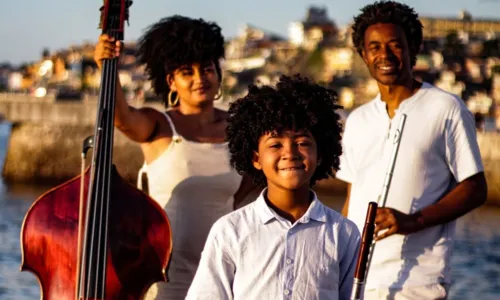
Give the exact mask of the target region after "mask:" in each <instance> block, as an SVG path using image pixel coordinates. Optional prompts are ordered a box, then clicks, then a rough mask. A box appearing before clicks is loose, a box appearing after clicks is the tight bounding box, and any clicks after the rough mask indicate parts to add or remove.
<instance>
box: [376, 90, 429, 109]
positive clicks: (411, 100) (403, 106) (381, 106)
mask: <svg viewBox="0 0 500 300" xmlns="http://www.w3.org/2000/svg"><path fill="white" fill-rule="evenodd" d="M428 88H429V84H428V83H427V82H425V81H424V82H422V86H421V87H420V89H419V90H418V91H417V92H416V93H415V94H414V95H412V96H411V97H409V98H408V99H406V100H404V101H403V102H401V104H400V105H399V107H398V109H396V112H397V111H401V112H404V111H405V110H408V109H409V107H411V106H412V104H413V103H414V102H415V101H416V99H418V98H420V96H421V95H423V94H424V93H425V92H426V91H427V89H428ZM373 100H374V101H373V103H374V104H375V109H376V110H377V113H379V114H383V115H384V116H387V106H386V103H385V102H384V101H382V98H381V96H380V93H378V94H377V96H376V97H375V99H373Z"/></svg>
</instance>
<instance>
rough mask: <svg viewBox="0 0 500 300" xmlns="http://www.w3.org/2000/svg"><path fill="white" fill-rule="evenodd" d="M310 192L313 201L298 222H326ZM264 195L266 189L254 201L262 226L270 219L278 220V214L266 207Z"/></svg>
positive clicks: (317, 201)
mask: <svg viewBox="0 0 500 300" xmlns="http://www.w3.org/2000/svg"><path fill="white" fill-rule="evenodd" d="M310 192H311V193H312V194H313V197H314V198H313V201H312V202H311V204H310V205H309V208H308V209H307V211H306V213H305V214H304V215H303V216H302V217H301V218H300V219H299V220H298V222H300V223H308V222H309V220H311V219H312V220H315V221H318V222H326V213H325V208H324V206H323V204H322V203H321V202H320V201H319V199H318V197H317V195H316V193H315V192H314V191H312V190H310ZM265 193H267V188H265V189H264V190H262V192H261V193H260V195H259V197H258V198H257V200H255V201H256V212H257V214H258V216H259V217H260V220H261V222H262V224H266V223H268V222H269V221H271V220H272V219H277V218H279V216H278V214H277V213H276V212H275V211H274V210H273V209H272V208H270V207H269V206H268V205H267V203H266V200H265V199H264V195H265Z"/></svg>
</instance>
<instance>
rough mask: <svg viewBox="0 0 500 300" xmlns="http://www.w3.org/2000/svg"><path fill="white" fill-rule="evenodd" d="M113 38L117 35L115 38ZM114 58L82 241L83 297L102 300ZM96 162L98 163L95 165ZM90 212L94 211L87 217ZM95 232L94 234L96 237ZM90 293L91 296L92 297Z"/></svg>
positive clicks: (106, 69) (108, 67)
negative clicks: (83, 266)
mask: <svg viewBox="0 0 500 300" xmlns="http://www.w3.org/2000/svg"><path fill="white" fill-rule="evenodd" d="M115 38H116V36H115ZM116 69H117V59H112V60H106V61H104V62H103V71H102V78H101V87H102V89H101V92H100V99H99V108H100V109H99V110H98V116H97V122H98V124H96V130H95V143H94V144H95V146H94V151H93V160H92V164H93V165H92V175H91V180H90V184H89V195H88V202H87V203H88V206H87V215H86V219H87V222H86V226H87V228H89V226H90V228H91V231H90V232H91V234H90V235H89V231H88V230H86V232H87V236H86V237H85V242H84V249H86V251H84V257H85V256H86V257H88V259H85V258H84V259H83V260H82V261H84V262H85V263H86V266H87V268H82V269H81V270H82V272H85V271H84V270H85V269H87V273H86V274H83V276H81V278H83V282H80V286H82V285H84V286H85V296H86V297H89V295H92V296H100V297H101V298H104V296H105V295H104V292H105V289H104V287H105V282H106V265H107V251H106V249H107V243H108V236H107V235H108V224H109V207H110V198H111V170H112V168H111V167H112V161H111V157H112V150H113V149H112V145H113V132H114V131H113V130H114V127H113V120H114V97H115V89H114V87H115V85H116ZM96 161H99V162H101V164H96ZM90 211H93V213H92V217H90V215H91V214H90ZM96 233H97V234H96ZM91 293H92V294H91ZM86 297H85V298H86Z"/></svg>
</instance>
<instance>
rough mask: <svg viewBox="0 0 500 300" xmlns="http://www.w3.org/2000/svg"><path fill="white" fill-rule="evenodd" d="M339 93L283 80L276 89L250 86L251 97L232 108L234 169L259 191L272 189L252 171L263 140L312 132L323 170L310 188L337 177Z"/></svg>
mask: <svg viewBox="0 0 500 300" xmlns="http://www.w3.org/2000/svg"><path fill="white" fill-rule="evenodd" d="M336 103H337V93H336V92H335V91H333V90H330V89H327V88H324V87H321V86H319V85H317V84H315V83H313V82H311V81H310V80H309V79H307V78H305V77H300V76H299V75H295V76H293V77H289V76H285V75H283V76H281V78H280V80H279V82H278V83H277V86H276V88H273V87H271V86H262V87H257V86H255V85H250V86H249V91H248V94H247V95H246V96H245V97H243V98H240V99H238V100H236V101H235V102H233V103H232V104H231V106H230V108H229V118H228V126H227V129H226V138H227V140H228V142H229V151H230V154H231V159H230V162H231V165H232V166H233V167H234V168H235V169H236V171H238V173H240V174H243V173H246V174H248V175H250V176H251V177H252V178H253V180H254V182H255V183H256V184H258V185H264V184H266V183H267V181H266V178H265V176H264V173H263V172H262V171H260V170H257V169H255V168H254V167H253V164H252V157H253V153H254V151H257V150H258V144H259V140H260V138H261V137H262V136H263V135H265V134H267V133H270V132H276V133H277V134H280V133H281V132H283V131H284V130H307V131H309V132H311V134H312V135H313V137H314V139H315V140H316V144H317V145H318V158H319V159H321V164H319V165H318V167H317V168H316V170H315V172H314V174H313V176H312V178H311V180H310V184H311V186H312V185H313V184H314V183H315V182H316V181H317V180H320V179H323V178H327V177H329V176H331V175H332V173H333V171H334V170H337V169H338V167H339V156H340V155H341V154H342V146H341V131H342V125H341V123H340V116H339V115H338V114H337V113H336V112H335V110H336V109H338V108H342V107H341V106H339V105H337V104H336Z"/></svg>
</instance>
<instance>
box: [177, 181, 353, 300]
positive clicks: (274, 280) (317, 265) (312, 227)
mask: <svg viewBox="0 0 500 300" xmlns="http://www.w3.org/2000/svg"><path fill="white" fill-rule="evenodd" d="M265 192H266V189H264V191H263V192H262V193H261V195H260V196H259V198H257V200H256V201H255V202H253V203H250V204H248V205H247V206H245V207H243V208H240V209H238V210H236V211H234V212H232V213H230V214H228V215H226V216H224V217H222V218H220V219H219V220H218V221H217V222H216V223H215V224H214V225H213V227H212V229H211V231H210V234H209V236H208V239H207V242H206V244H205V248H204V250H203V253H202V255H201V260H200V264H199V266H198V270H197V272H196V275H195V278H194V280H193V282H192V284H191V287H190V289H189V292H188V295H187V297H186V299H245V300H252V299H259V300H260V299H273V300H274V299H308V300H312V299H321V300H329V299H331V300H336V299H349V297H350V294H351V289H352V283H353V276H354V269H355V267H356V260H357V255H358V249H359V244H360V234H359V231H358V229H357V227H356V226H355V225H354V223H353V222H351V221H350V220H348V219H346V218H344V217H342V216H341V215H340V214H339V213H337V212H336V211H334V210H332V209H330V208H328V207H326V206H324V205H323V204H322V203H321V202H320V201H319V200H318V199H317V196H316V194H315V193H314V192H312V191H311V193H313V194H314V200H313V201H312V203H311V204H310V206H309V208H308V210H307V212H306V213H305V214H304V216H302V218H300V219H299V220H298V221H297V222H295V224H292V223H291V222H290V221H288V220H286V219H284V218H282V217H280V216H279V215H278V214H277V213H275V212H274V211H273V210H272V209H271V208H270V207H269V206H268V205H267V204H266V201H265V200H264V196H263V195H264V193H265Z"/></svg>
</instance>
